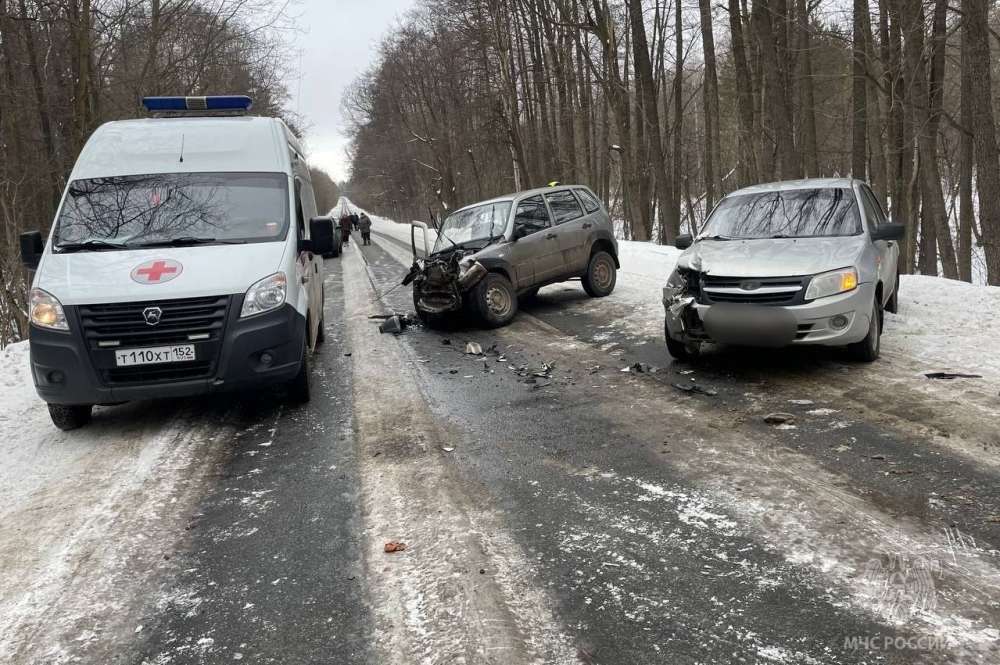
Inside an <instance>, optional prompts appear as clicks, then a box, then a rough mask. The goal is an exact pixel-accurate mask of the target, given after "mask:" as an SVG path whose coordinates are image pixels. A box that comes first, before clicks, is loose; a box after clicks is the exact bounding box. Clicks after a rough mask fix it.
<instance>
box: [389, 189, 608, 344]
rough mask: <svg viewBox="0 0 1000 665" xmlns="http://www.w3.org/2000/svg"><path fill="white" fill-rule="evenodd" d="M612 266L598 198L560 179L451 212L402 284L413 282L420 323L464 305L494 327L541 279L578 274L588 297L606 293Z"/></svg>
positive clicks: (542, 283)
mask: <svg viewBox="0 0 1000 665" xmlns="http://www.w3.org/2000/svg"><path fill="white" fill-rule="evenodd" d="M415 253H416V252H415ZM618 267H619V262H618V243H617V242H616V241H615V237H614V230H613V226H612V223H611V219H610V218H609V217H608V213H607V211H606V210H605V208H604V206H603V205H602V204H601V202H600V200H599V199H598V198H597V196H595V195H594V193H593V192H592V191H591V190H590V189H588V188H587V187H584V186H582V185H562V186H556V187H546V188H543V189H533V190H528V191H524V192H519V193H517V194H511V195H508V196H502V197H498V198H496V199H491V200H489V201H483V202H480V203H475V204H472V205H469V206H466V207H464V208H461V209H459V210H456V211H455V212H454V213H452V214H451V215H449V216H448V217H447V218H446V219H445V220H444V222H443V223H442V224H441V228H440V229H439V230H438V236H437V240H436V242H435V244H434V248H433V250H432V251H431V253H430V254H429V255H428V256H427V257H426V258H424V259H419V258H418V257H416V256H415V257H414V266H413V268H412V269H411V271H410V273H409V274H408V275H407V278H406V280H405V282H404V283H407V284H409V283H411V282H412V283H413V302H414V306H415V308H416V310H417V314H418V315H419V316H420V318H421V319H423V320H424V321H425V322H430V323H434V322H436V321H437V320H439V319H441V318H442V317H445V316H447V315H448V314H449V313H452V312H458V311H460V310H463V309H465V310H471V311H472V312H473V313H475V314H478V315H479V316H480V317H481V318H482V319H483V321H484V322H485V323H486V324H487V325H489V326H491V327H496V326H502V325H505V324H507V323H508V322H510V320H511V319H513V318H514V315H515V314H516V313H517V307H518V298H522V299H523V298H526V297H533V296H534V294H535V293H536V292H537V291H538V289H539V288H541V287H543V286H545V285H547V284H553V283H555V282H563V281H566V280H570V279H574V278H580V279H581V281H582V283H583V287H584V289H585V290H586V291H587V293H588V294H589V295H591V296H593V297H602V296H606V295H608V294H610V293H611V292H612V291H613V290H614V287H615V281H616V277H617V273H616V271H617V269H618Z"/></svg>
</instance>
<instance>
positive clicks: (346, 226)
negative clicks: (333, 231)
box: [340, 214, 351, 245]
mask: <svg viewBox="0 0 1000 665" xmlns="http://www.w3.org/2000/svg"><path fill="white" fill-rule="evenodd" d="M340 240H341V242H342V243H343V244H345V245H347V244H348V243H350V241H351V216H350V215H347V214H345V215H343V216H341V218H340Z"/></svg>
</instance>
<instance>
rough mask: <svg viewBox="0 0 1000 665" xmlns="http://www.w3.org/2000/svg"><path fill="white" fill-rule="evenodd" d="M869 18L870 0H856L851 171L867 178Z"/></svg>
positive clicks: (852, 53) (853, 46) (864, 178)
mask: <svg viewBox="0 0 1000 665" xmlns="http://www.w3.org/2000/svg"><path fill="white" fill-rule="evenodd" d="M867 21H868V0H854V30H853V44H852V49H851V55H852V60H851V102H852V108H851V175H853V176H854V177H855V178H857V179H859V180H867V163H868V146H867V138H868V125H867V122H866V113H867V111H868V100H867V92H868V86H867V84H866V82H865V50H866V49H865V30H864V24H865V23H866V22H867Z"/></svg>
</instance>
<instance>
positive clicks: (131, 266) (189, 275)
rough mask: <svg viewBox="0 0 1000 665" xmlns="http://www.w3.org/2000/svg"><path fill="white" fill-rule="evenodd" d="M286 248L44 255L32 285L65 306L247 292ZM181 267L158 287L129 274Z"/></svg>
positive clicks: (272, 270) (276, 263) (254, 245)
mask: <svg viewBox="0 0 1000 665" xmlns="http://www.w3.org/2000/svg"><path fill="white" fill-rule="evenodd" d="M284 252H285V243H284V242H283V241H282V242H267V243H249V244H246V245H201V246H198V247H159V248H150V249H136V250H122V251H117V250H115V251H104V252H73V253H68V254H51V253H48V250H46V254H45V256H44V257H43V259H42V264H41V266H39V270H38V273H37V274H36V275H35V286H37V287H38V288H40V289H45V290H46V291H48V292H49V293H51V294H52V295H54V296H55V297H56V298H58V299H59V300H60V302H62V304H64V305H90V304H101V303H109V302H132V301H143V300H161V299H163V300H166V299H173V298H196V297H200V296H212V295H231V294H237V293H245V292H246V290H247V289H248V288H249V287H250V286H251V285H252V284H254V283H255V282H256V281H258V280H259V279H261V278H263V277H267V276H268V275H270V274H272V273H275V272H277V271H278V270H279V269H280V266H281V261H282V257H283V255H284ZM151 261H152V262H154V263H155V262H157V261H171V262H176V263H177V264H180V273H179V274H177V275H176V277H173V278H172V279H170V280H169V281H167V280H164V281H162V283H139V282H137V281H136V280H135V279H133V277H132V271H133V270H135V269H136V268H137V267H138V266H142V265H144V264H148V263H149V262H151Z"/></svg>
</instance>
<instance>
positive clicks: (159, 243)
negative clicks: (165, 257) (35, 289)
mask: <svg viewBox="0 0 1000 665" xmlns="http://www.w3.org/2000/svg"><path fill="white" fill-rule="evenodd" d="M245 244H246V240H219V239H217V238H197V237H195V236H180V237H178V238H169V239H165V240H153V241H151V242H138V243H130V244H129V247H130V248H133V247H134V248H142V247H185V246H188V245H245Z"/></svg>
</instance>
